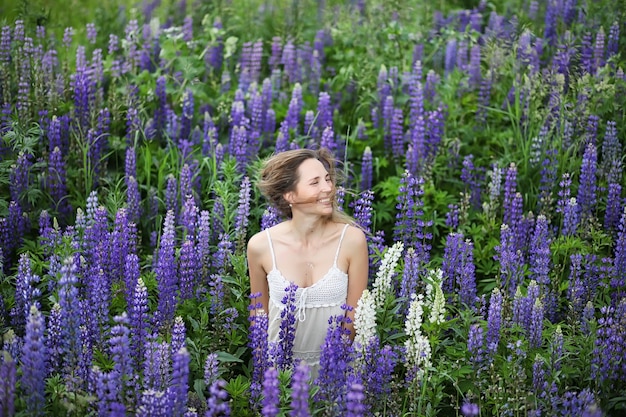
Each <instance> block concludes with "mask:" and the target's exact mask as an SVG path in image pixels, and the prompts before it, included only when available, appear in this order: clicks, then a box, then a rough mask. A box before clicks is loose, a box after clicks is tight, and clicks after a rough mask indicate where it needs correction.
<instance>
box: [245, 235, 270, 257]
mask: <svg viewBox="0 0 626 417" xmlns="http://www.w3.org/2000/svg"><path fill="white" fill-rule="evenodd" d="M267 246H268V244H267V235H266V232H265V231H264V230H262V231H260V232H258V233H256V234H254V235H253V236H252V237H251V238H250V240H248V254H254V255H258V254H261V253H263V252H264V251H265V250H266V249H267Z"/></svg>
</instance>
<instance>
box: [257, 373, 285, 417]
mask: <svg viewBox="0 0 626 417" xmlns="http://www.w3.org/2000/svg"><path fill="white" fill-rule="evenodd" d="M279 396H280V389H279V387H278V371H277V370H276V368H268V369H267V371H265V375H264V376H263V408H262V409H261V412H262V413H263V417H276V416H277V415H278V412H279V408H278V407H279V405H280V398H279Z"/></svg>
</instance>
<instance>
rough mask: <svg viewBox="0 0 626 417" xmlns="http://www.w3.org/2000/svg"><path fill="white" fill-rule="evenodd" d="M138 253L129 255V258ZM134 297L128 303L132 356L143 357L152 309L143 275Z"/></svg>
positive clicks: (134, 291)
mask: <svg viewBox="0 0 626 417" xmlns="http://www.w3.org/2000/svg"><path fill="white" fill-rule="evenodd" d="M133 257H136V255H129V258H133ZM132 294H133V295H132V298H131V300H130V303H129V304H128V305H129V307H128V318H129V326H130V329H131V345H130V348H131V352H132V357H135V358H143V357H144V351H145V346H146V343H147V342H148V334H149V327H148V326H149V323H150V310H149V307H148V290H147V288H146V285H145V284H144V282H143V279H142V278H141V277H138V279H137V281H136V284H135V286H134V288H133V291H132Z"/></svg>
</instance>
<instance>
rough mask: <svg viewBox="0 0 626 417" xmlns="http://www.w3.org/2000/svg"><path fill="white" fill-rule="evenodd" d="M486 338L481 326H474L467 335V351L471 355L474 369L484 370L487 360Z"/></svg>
mask: <svg viewBox="0 0 626 417" xmlns="http://www.w3.org/2000/svg"><path fill="white" fill-rule="evenodd" d="M484 342H485V337H484V333H483V328H482V326H481V325H480V324H476V323H475V324H472V325H471V326H470V329H469V333H468V335H467V351H468V352H469V353H470V362H471V364H472V366H473V367H474V369H476V370H479V369H481V368H482V365H483V360H484V359H485V348H484Z"/></svg>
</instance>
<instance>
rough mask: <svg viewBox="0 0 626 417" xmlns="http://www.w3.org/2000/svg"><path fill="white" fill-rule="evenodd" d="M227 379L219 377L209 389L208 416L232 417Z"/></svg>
mask: <svg viewBox="0 0 626 417" xmlns="http://www.w3.org/2000/svg"><path fill="white" fill-rule="evenodd" d="M225 387H226V381H224V380H223V379H218V380H217V381H215V382H214V383H213V384H212V385H211V387H210V389H209V399H208V400H207V411H206V414H205V416H206V417H230V411H231V410H230V405H229V403H228V392H227V391H226V389H225Z"/></svg>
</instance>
